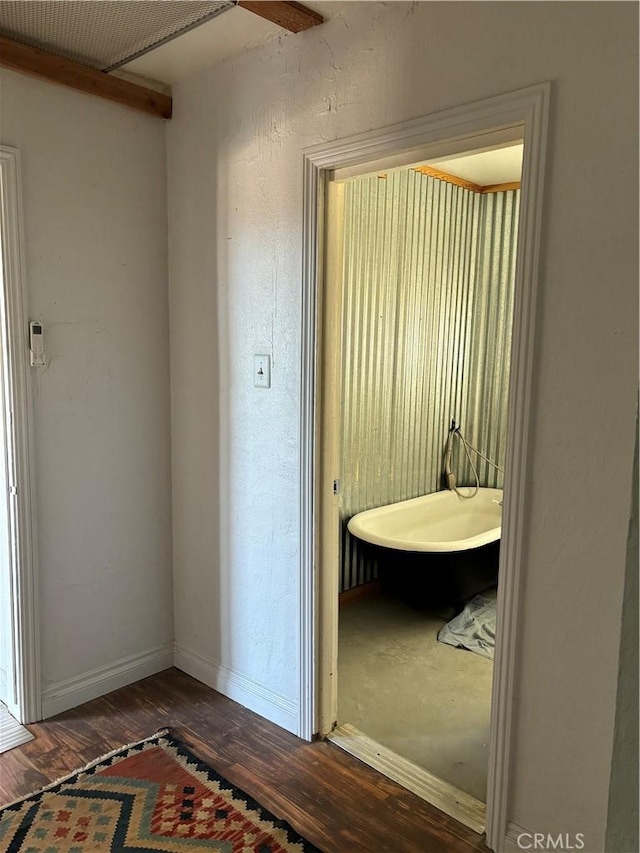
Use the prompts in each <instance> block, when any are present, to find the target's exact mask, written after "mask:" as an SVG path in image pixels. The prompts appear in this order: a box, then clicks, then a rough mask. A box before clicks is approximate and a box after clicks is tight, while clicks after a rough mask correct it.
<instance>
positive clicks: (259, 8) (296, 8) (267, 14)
mask: <svg viewBox="0 0 640 853" xmlns="http://www.w3.org/2000/svg"><path fill="white" fill-rule="evenodd" d="M238 6H240V7H241V8H242V9H247V11H249V12H253V13H254V15H260V17H261V18H265V19H266V20H267V21H271V22H272V23H274V24H277V25H278V26H279V27H282V28H283V29H285V30H289V32H291V33H301V32H302V31H303V30H308V29H309V28H310V27H317V26H318V24H321V23H322V22H323V21H324V18H323V17H322V15H320V14H318V12H314V11H313V9H309V8H308V7H307V6H303V5H302V3H293V2H273V0H239V3H238Z"/></svg>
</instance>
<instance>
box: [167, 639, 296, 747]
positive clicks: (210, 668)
mask: <svg viewBox="0 0 640 853" xmlns="http://www.w3.org/2000/svg"><path fill="white" fill-rule="evenodd" d="M174 662H175V666H176V667H177V668H178V669H181V670H182V671H183V672H186V673H187V674H188V675H191V676H193V678H197V679H198V681H201V682H202V683H203V684H206V685H207V687H212V688H213V689H214V690H217V691H218V693H222V694H223V695H224V696H227V697H228V698H229V699H233V700H234V701H235V702H238V704H240V705H243V706H244V707H245V708H249V710H250V711H255V713H256V714H260V716H261V717H265V718H266V719H267V720H270V721H271V722H272V723H275V724H276V725H278V726H282V728H283V729H287V731H290V732H293V733H294V734H295V733H296V731H297V728H298V706H297V705H296V704H295V702H291V701H290V700H289V699H285V697H284V696H281V695H280V694H279V693H276V692H275V691H273V690H269V688H268V687H265V686H264V685H262V684H259V683H258V682H257V681H253V679H251V678H247V677H246V676H245V675H241V674H240V673H239V672H235V671H234V670H232V669H229V668H228V667H226V666H223V665H222V664H220V663H217V661H215V660H213V659H212V658H209V657H207V656H205V655H202V654H200V653H199V652H194V651H191V650H190V649H186V648H185V647H184V646H182V645H180V643H176V644H175V655H174Z"/></svg>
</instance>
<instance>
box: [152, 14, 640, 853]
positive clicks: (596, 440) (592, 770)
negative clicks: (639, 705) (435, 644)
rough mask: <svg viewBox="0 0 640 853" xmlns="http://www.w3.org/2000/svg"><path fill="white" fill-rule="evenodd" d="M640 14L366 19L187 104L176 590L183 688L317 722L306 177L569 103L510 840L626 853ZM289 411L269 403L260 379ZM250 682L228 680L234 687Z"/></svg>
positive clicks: (543, 353)
mask: <svg viewBox="0 0 640 853" xmlns="http://www.w3.org/2000/svg"><path fill="white" fill-rule="evenodd" d="M637 15H638V12H637V7H636V6H635V4H627V3H621V4H614V3H606V4H604V3H543V4H538V3H468V4H467V3H418V4H407V3H391V4H369V3H351V4H348V3H347V4H344V12H343V14H341V15H338V16H337V17H336V18H334V19H333V20H331V21H330V22H329V23H327V24H326V25H324V26H322V27H318V28H316V29H313V30H311V31H309V32H307V33H305V34H302V35H299V36H297V37H295V38H294V37H286V38H283V39H281V40H280V41H279V42H277V43H271V44H269V45H267V46H265V47H264V48H261V49H258V50H255V51H252V52H250V53H248V54H246V55H245V56H243V57H241V58H238V59H235V60H230V61H227V62H225V63H223V64H220V65H218V66H216V67H215V68H213V69H211V70H209V71H207V72H204V73H201V74H199V75H198V76H195V77H192V78H191V79H189V80H188V81H186V82H184V83H182V84H179V85H177V86H176V87H175V89H174V119H173V121H172V123H171V125H170V126H169V128H168V156H169V230H170V238H169V254H170V260H169V266H170V302H171V312H172V313H171V341H172V362H171V363H172V400H173V411H172V429H173V439H174V450H173V453H174V456H173V479H174V507H175V510H174V583H175V599H176V609H175V619H176V634H177V639H178V642H179V644H180V645H181V647H182V654H181V655H179V656H178V660H179V661H180V664H181V665H182V666H185V667H186V668H189V669H190V670H191V671H192V672H196V673H197V674H199V675H200V676H201V677H206V678H209V680H210V683H216V684H218V685H220V686H222V687H223V688H225V689H228V690H229V691H230V692H231V693H232V694H233V695H236V696H237V697H239V698H241V700H243V701H245V702H247V703H248V704H251V705H252V706H253V707H255V708H258V709H259V710H260V709H262V710H263V712H264V713H267V714H268V715H270V716H272V718H274V719H277V720H279V721H282V722H284V724H285V725H290V726H291V727H294V726H295V717H294V712H295V710H296V709H297V707H298V693H297V690H298V658H297V648H298V626H297V606H298V602H297V596H298V575H299V562H298V561H299V528H298V501H299V495H298V485H299V466H298V427H299V406H300V398H299V380H300V367H299V362H300V269H301V210H302V174H301V166H302V160H301V152H302V150H303V149H304V148H305V147H306V146H309V145H312V144H315V143H318V142H321V141H324V140H329V139H333V138H338V137H343V136H347V135H350V134H353V133H356V132H358V131H364V130H368V129H370V128H374V127H379V126H383V125H386V124H389V123H393V122H397V121H401V120H404V119H409V118H412V117H415V116H420V115H425V114H428V113H431V112H433V111H436V110H439V109H443V108H448V107H454V106H457V105H459V104H464V103H467V102H470V101H474V100H477V99H480V98H485V97H488V96H491V95H496V94H499V93H501V92H505V91H508V90H513V89H517V88H520V87H524V86H528V85H531V84H534V83H539V82H541V81H545V80H551V81H552V82H553V104H552V110H551V129H550V159H549V166H548V181H547V194H546V206H545V212H544V223H545V224H544V233H543V245H542V266H541V269H542V279H541V296H540V306H539V307H540V316H539V327H538V336H537V356H536V371H535V384H534V392H535V393H534V407H533V417H532V420H533V423H532V426H533V432H532V435H533V441H532V448H531V474H530V482H529V501H528V511H527V519H526V530H525V535H526V549H527V555H528V557H527V563H526V565H525V566H524V567H523V568H524V572H525V577H526V583H525V586H524V590H523V600H524V605H525V614H524V618H523V622H522V643H521V649H520V664H519V668H518V681H517V689H516V697H515V698H516V727H515V748H514V769H513V788H512V799H511V803H510V807H509V815H510V817H511V819H513V820H514V821H516V822H517V823H519V824H521V825H523V826H524V827H526V828H528V829H532V830H535V831H544V832H546V831H549V832H556V833H558V832H583V833H585V834H586V837H587V840H588V848H589V850H590V851H592V853H597V851H601V850H602V849H603V845H604V827H605V822H606V810H607V794H608V785H609V771H610V766H611V751H612V732H613V721H614V709H615V698H616V678H617V664H618V646H619V634H620V615H621V596H622V586H623V577H624V567H625V540H626V534H627V524H628V519H629V505H630V504H629V495H630V470H631V469H630V464H631V459H632V452H633V431H634V415H635V402H634V398H635V393H636V387H637V379H636V376H635V373H636V371H635V358H636V345H635V341H636V320H637V295H636V289H637V250H636V240H637V205H636V186H637V180H636V176H637V150H636V142H635V140H636V133H637V123H636V104H637V97H636V81H637V63H636V61H635V59H634V58H635V57H636V55H637V43H636V35H637ZM263 352H270V353H271V354H272V356H273V387H272V388H271V390H268V391H264V390H257V389H254V388H253V387H252V377H251V357H252V353H263ZM229 670H230V671H229Z"/></svg>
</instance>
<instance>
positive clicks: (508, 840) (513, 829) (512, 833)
mask: <svg viewBox="0 0 640 853" xmlns="http://www.w3.org/2000/svg"><path fill="white" fill-rule="evenodd" d="M521 835H524V836H526V837H525V839H524V845H520V844H518V838H519V837H520V836H521ZM532 838H533V833H532V832H530V831H529V830H528V829H525V828H524V826H520V824H517V823H513V821H509V823H508V824H507V834H506V835H505V837H504V845H503V847H502V850H500V851H499V853H522V851H523V850H526V849H527V846H528V849H531V846H532V844H531V839H532Z"/></svg>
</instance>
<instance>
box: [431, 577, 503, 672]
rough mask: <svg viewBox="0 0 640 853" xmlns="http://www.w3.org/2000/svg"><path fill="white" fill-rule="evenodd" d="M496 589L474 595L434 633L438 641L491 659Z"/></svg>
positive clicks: (494, 630)
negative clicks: (459, 611)
mask: <svg viewBox="0 0 640 853" xmlns="http://www.w3.org/2000/svg"><path fill="white" fill-rule="evenodd" d="M497 594H498V590H497V589H489V590H487V591H486V592H482V593H480V595H476V596H474V597H473V598H472V599H471V600H470V601H469V602H467V604H466V605H465V607H464V609H463V610H462V612H461V613H458V615H457V616H454V617H453V619H451V621H450V622H447V624H446V625H445V626H444V627H443V628H441V629H440V631H439V632H438V640H439V641H440V642H441V643H447V644H448V645H450V646H456V647H458V648H463V649H468V650H469V651H470V652H475V653H476V654H478V655H482V656H483V657H485V658H490V659H491V660H493V651H494V649H495V645H496V601H497Z"/></svg>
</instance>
